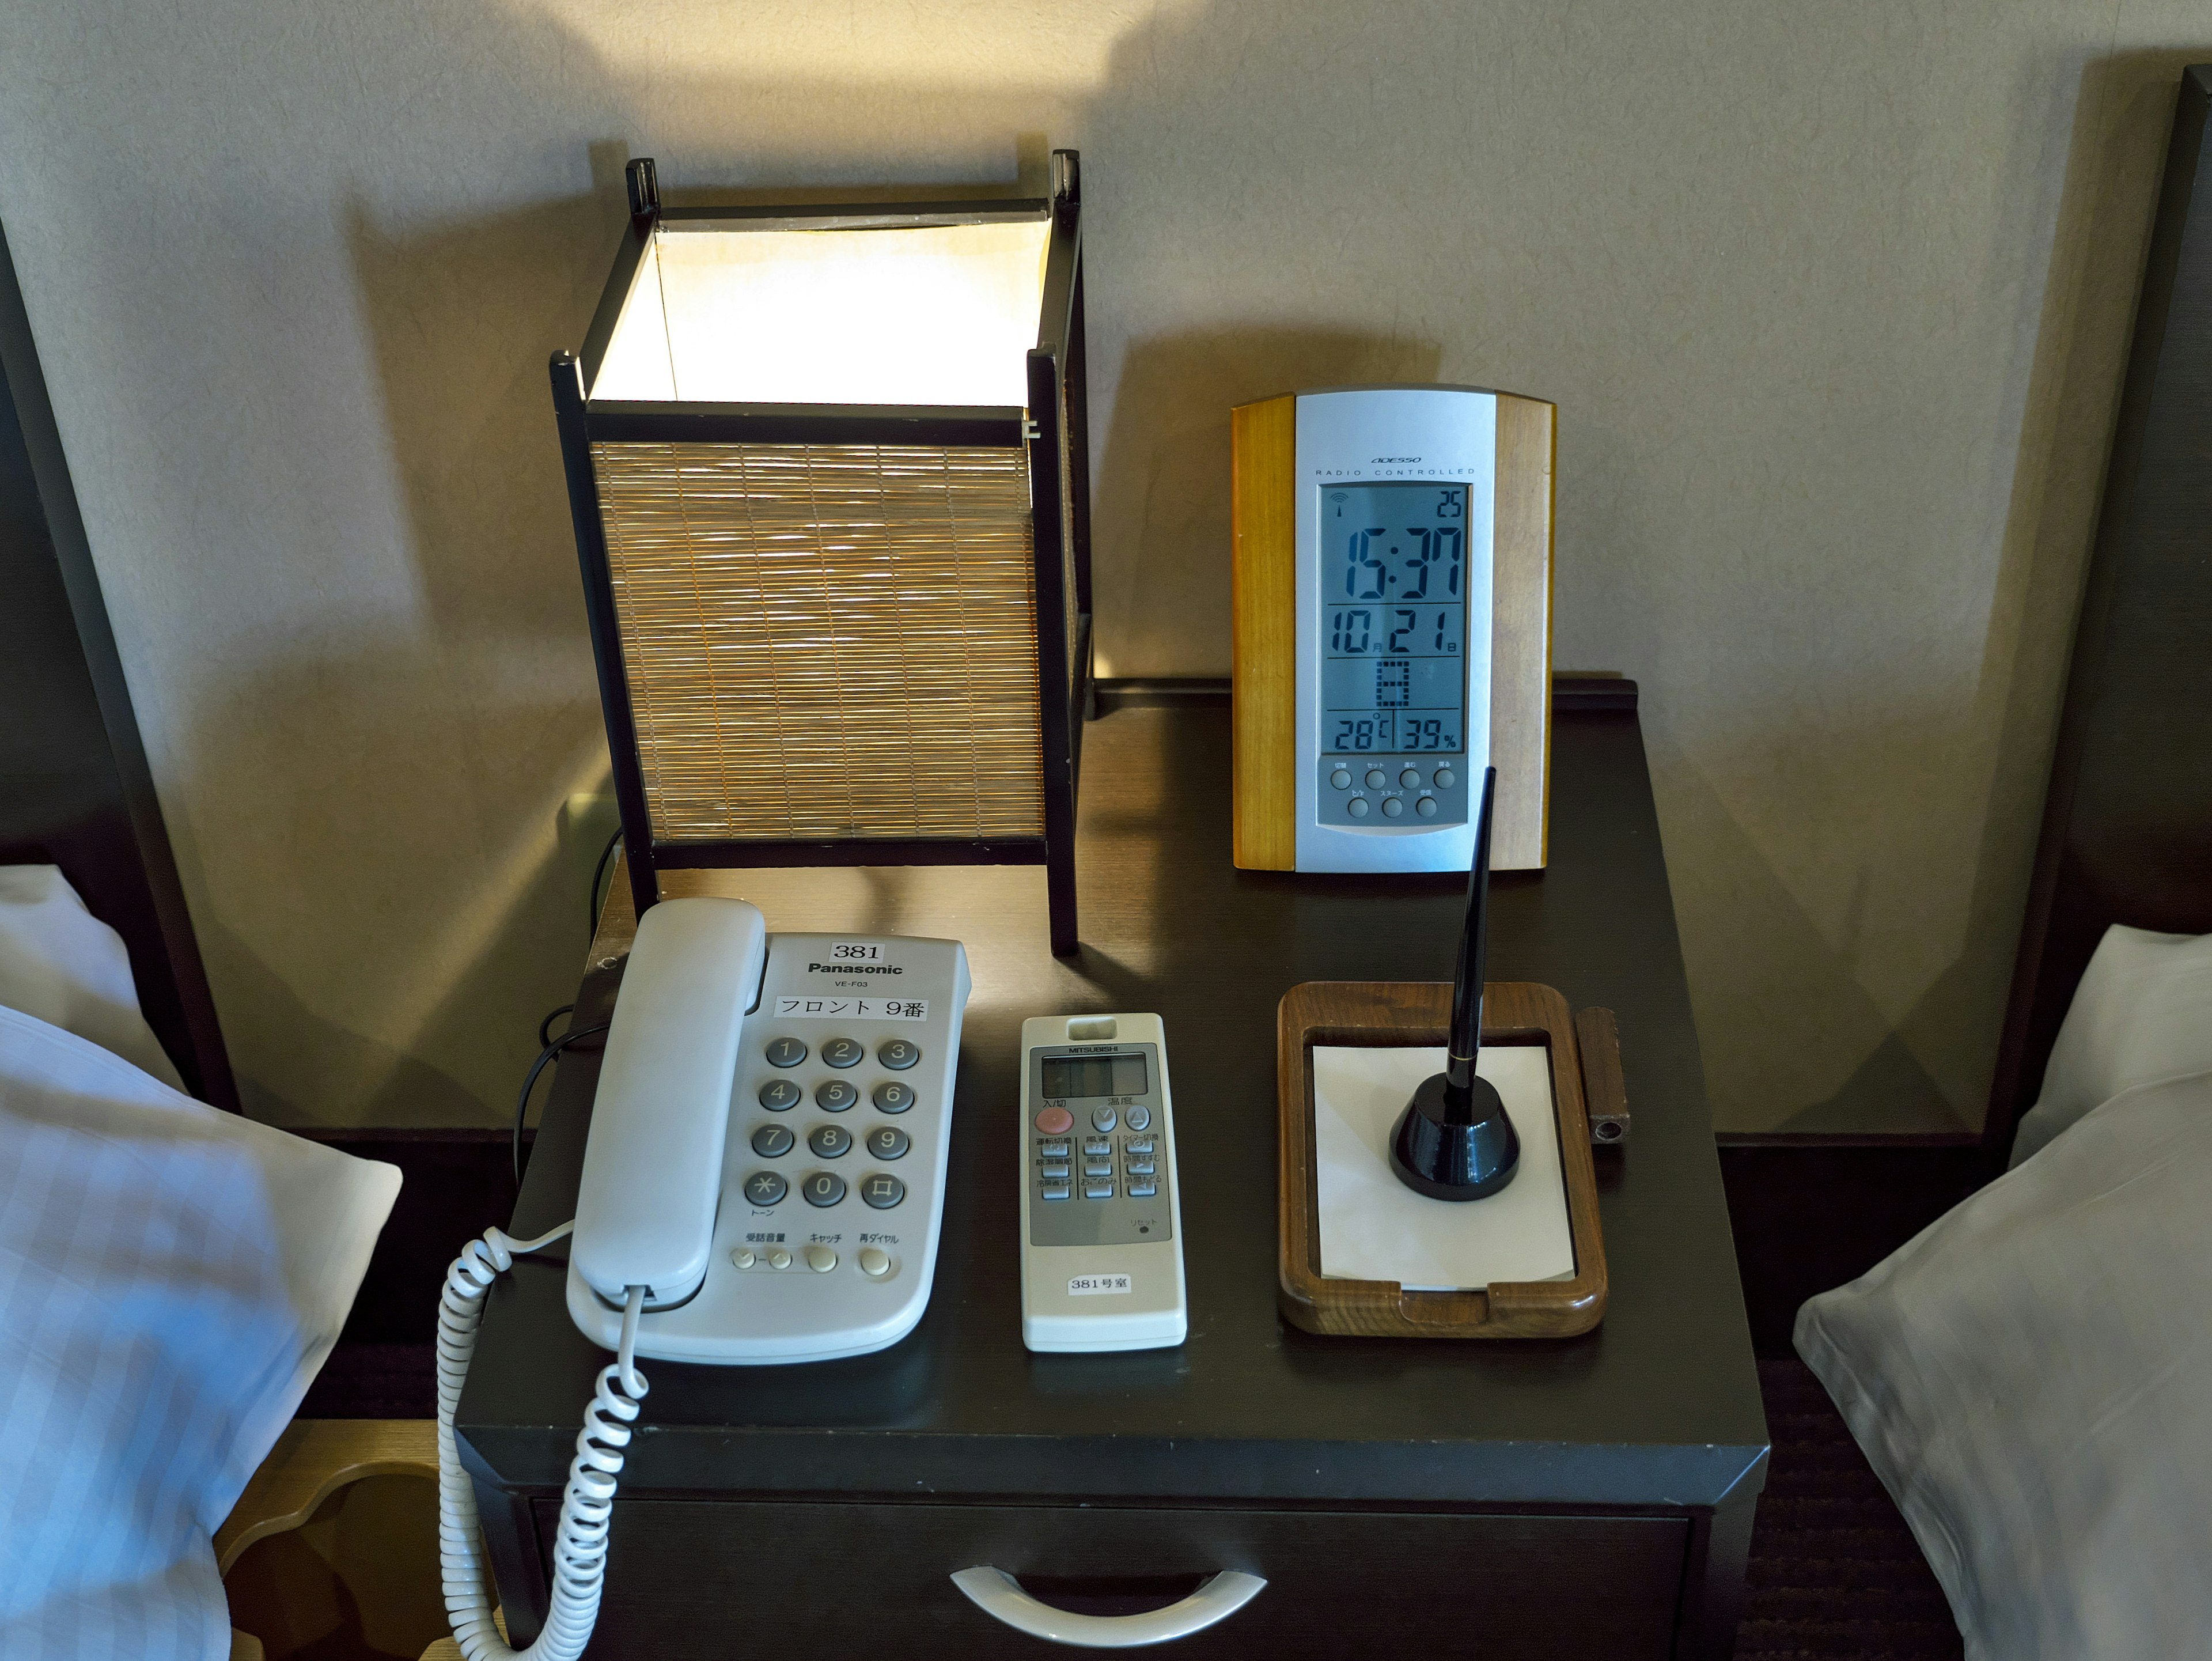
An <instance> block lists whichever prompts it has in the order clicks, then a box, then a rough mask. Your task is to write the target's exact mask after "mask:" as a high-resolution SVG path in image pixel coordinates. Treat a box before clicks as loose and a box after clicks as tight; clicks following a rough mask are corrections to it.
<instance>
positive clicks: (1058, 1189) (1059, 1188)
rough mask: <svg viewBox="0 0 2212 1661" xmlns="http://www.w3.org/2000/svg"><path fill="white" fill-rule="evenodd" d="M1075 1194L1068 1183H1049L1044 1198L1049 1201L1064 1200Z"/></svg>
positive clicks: (1045, 1187) (1044, 1190)
mask: <svg viewBox="0 0 2212 1661" xmlns="http://www.w3.org/2000/svg"><path fill="white" fill-rule="evenodd" d="M1073 1192H1074V1190H1073V1189H1071V1188H1070V1187H1068V1185H1067V1184H1066V1183H1046V1184H1045V1185H1044V1189H1043V1193H1044V1197H1045V1198H1046V1199H1048V1200H1064V1199H1066V1197H1067V1196H1069V1195H1070V1194H1072V1193H1073Z"/></svg>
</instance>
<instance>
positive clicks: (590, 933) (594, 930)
mask: <svg viewBox="0 0 2212 1661" xmlns="http://www.w3.org/2000/svg"><path fill="white" fill-rule="evenodd" d="M622 835H623V833H622V828H621V827H620V826H619V825H617V827H616V828H615V833H614V835H612V836H611V837H608V838H607V845H606V846H605V848H603V849H600V850H599V863H598V864H597V865H595V866H593V867H592V891H591V892H590V893H589V894H588V895H586V897H585V904H587V905H589V906H590V907H591V909H592V910H591V915H590V916H588V917H586V918H585V919H584V938H585V939H586V940H597V939H599V908H600V907H601V906H602V905H605V904H606V902H605V900H602V899H601V898H600V897H599V879H600V878H602V877H604V876H605V875H606V874H607V861H609V860H611V859H612V858H614V856H615V849H617V848H619V847H620V846H621V845H622Z"/></svg>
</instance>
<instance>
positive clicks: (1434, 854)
mask: <svg viewBox="0 0 2212 1661" xmlns="http://www.w3.org/2000/svg"><path fill="white" fill-rule="evenodd" d="M1552 422H1553V409H1552V406H1551V405H1548V404H1545V403H1541V402H1540V401H1539V400H1536V399H1524V398H1517V397H1515V396H1513V395H1512V394H1510V393H1499V392H1484V391H1478V390H1474V389H1469V388H1464V387H1445V386H1421V387H1410V386H1380V387H1349V388H1344V389H1340V390H1334V391H1327V392H1301V393H1298V394H1297V395H1295V396H1293V397H1289V398H1280V399H1271V400H1269V401H1267V402H1266V403H1263V404H1256V405H1246V406H1244V407H1243V408H1241V409H1239V410H1237V411H1236V413H1235V419H1234V422H1233V424H1232V439H1233V442H1232V448H1233V453H1234V457H1235V468H1236V480H1235V518H1236V538H1237V541H1236V551H1235V559H1234V562H1233V565H1232V570H1233V581H1234V587H1235V605H1234V615H1235V632H1234V636H1233V652H1232V661H1233V668H1234V677H1235V688H1236V701H1237V713H1236V734H1237V754H1236V773H1237V781H1236V783H1237V791H1236V794H1237V846H1236V856H1237V864H1239V865H1240V866H1244V867H1249V868H1259V869H1274V870H1288V869H1295V870H1299V871H1448V870H1462V871H1463V870H1465V869H1466V868H1467V864H1468V858H1469V857H1470V855H1471V854H1472V851H1473V844H1474V829H1473V825H1472V824H1471V822H1470V821H1471V818H1472V815H1473V811H1474V809H1473V797H1472V794H1471V791H1470V782H1471V781H1474V780H1479V779H1480V777H1481V776H1482V773H1483V770H1484V768H1485V767H1486V766H1489V765H1492V764H1497V765H1498V767H1499V786H1498V801H1497V802H1496V803H1495V804H1494V806H1493V810H1492V812H1493V828H1492V837H1493V843H1494V844H1495V848H1494V852H1495V854H1496V855H1498V857H1496V858H1495V861H1494V862H1495V863H1496V864H1497V865H1498V867H1500V868H1504V869H1511V868H1514V867H1516V866H1519V867H1527V866H1533V865H1541V863H1542V862H1543V795H1544V787H1545V782H1546V781H1545V777H1544V770H1545V764H1546V759H1547V757H1546V753H1545V752H1546V750H1547V745H1545V744H1544V743H1543V741H1542V740H1543V737H1544V735H1545V734H1547V733H1548V726H1547V716H1548V702H1549V700H1548V687H1547V681H1548V677H1549V668H1550V665H1549V661H1548V659H1549V651H1548V644H1549V634H1550V612H1549V595H1550V564H1551V459H1552V458H1551V449H1552V446H1551V435H1552ZM1501 592H1502V593H1503V594H1504V599H1505V600H1506V602H1507V605H1508V607H1509V611H1508V612H1507V614H1505V615H1504V617H1502V618H1501V615H1500V613H1499V611H1498V596H1499V593H1501ZM1532 599H1533V605H1534V621H1535V623H1536V625H1537V626H1536V628H1535V630H1534V631H1533V636H1532V632H1531V631H1530V630H1528V628H1527V627H1525V626H1524V625H1525V624H1527V623H1528V621H1529V618H1530V605H1531V601H1532ZM1532 638H1533V640H1534V641H1535V642H1537V645H1536V650H1535V654H1534V665H1533V672H1532V667H1531V664H1530V661H1529V659H1530V649H1529V648H1530V643H1531V640H1532ZM1501 643H1502V648H1503V649H1502V650H1501V649H1500V647H1501ZM1532 696H1533V699H1534V703H1535V705H1536V713H1535V714H1534V720H1533V725H1534V730H1535V733H1536V734H1537V739H1538V742H1537V744H1536V745H1535V748H1534V752H1533V754H1532V753H1531V751H1530V749H1529V745H1528V741H1527V739H1528V730H1527V729H1528V727H1529V726H1530V724H1531V723H1530V721H1528V719H1526V718H1525V717H1526V715H1527V706H1528V703H1529V701H1530V699H1531V697H1532ZM1516 792H1517V794H1516ZM1531 806H1533V808H1534V812H1533V814H1531V812H1529V811H1528V810H1529V808H1530V807H1531ZM1531 830H1533V835H1531V834H1529V831H1531Z"/></svg>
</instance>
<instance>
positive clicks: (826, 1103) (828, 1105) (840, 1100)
mask: <svg viewBox="0 0 2212 1661" xmlns="http://www.w3.org/2000/svg"><path fill="white" fill-rule="evenodd" d="M859 1100H860V1092H859V1091H857V1090H855V1089H854V1088H853V1081H852V1080H850V1079H830V1080H826V1081H825V1082H823V1083H822V1084H818V1085H817V1086H814V1104H815V1106H817V1107H818V1108H820V1109H821V1110H823V1112H824V1113H842V1112H843V1111H844V1110H846V1109H847V1108H848V1107H850V1106H852V1104H854V1102H857V1101H859Z"/></svg>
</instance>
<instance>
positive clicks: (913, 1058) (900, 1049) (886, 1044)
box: [876, 1038, 921, 1073]
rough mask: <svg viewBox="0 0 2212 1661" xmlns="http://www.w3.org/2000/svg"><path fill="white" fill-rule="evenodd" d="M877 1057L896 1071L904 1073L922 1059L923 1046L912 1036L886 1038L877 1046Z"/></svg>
mask: <svg viewBox="0 0 2212 1661" xmlns="http://www.w3.org/2000/svg"><path fill="white" fill-rule="evenodd" d="M876 1059H877V1060H878V1061H879V1062H882V1063H883V1064H884V1066H885V1067H888V1068H890V1070H891V1071H892V1072H894V1073H903V1072H905V1071H906V1070H907V1068H909V1067H912V1066H913V1065H914V1064H915V1062H918V1061H920V1060H921V1045H920V1044H918V1043H915V1042H914V1041H913V1040H912V1039H910V1038H885V1039H884V1041H883V1043H880V1044H878V1045H877V1046H876Z"/></svg>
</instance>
